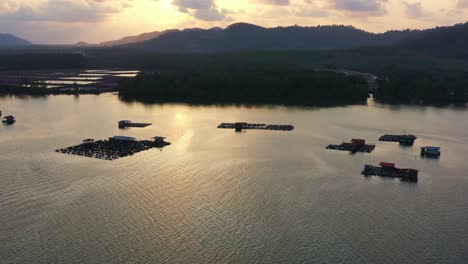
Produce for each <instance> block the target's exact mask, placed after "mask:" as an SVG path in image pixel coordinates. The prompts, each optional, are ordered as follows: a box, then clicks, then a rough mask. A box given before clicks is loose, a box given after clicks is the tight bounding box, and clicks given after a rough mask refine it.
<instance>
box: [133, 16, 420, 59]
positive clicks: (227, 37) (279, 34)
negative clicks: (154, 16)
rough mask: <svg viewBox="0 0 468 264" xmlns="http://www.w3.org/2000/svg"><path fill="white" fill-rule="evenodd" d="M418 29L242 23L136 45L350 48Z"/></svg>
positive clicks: (172, 49)
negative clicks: (372, 30) (373, 30)
mask: <svg viewBox="0 0 468 264" xmlns="http://www.w3.org/2000/svg"><path fill="white" fill-rule="evenodd" d="M413 34H417V32H416V31H391V32H387V33H384V34H373V33H369V32H366V31H363V30H360V29H357V28H354V27H351V26H317V27H301V26H291V27H275V28H264V27H260V26H256V25H252V24H245V23H238V24H233V25H231V26H229V27H227V28H226V29H219V28H214V29H208V30H204V29H189V30H183V31H176V32H169V33H166V34H163V35H161V36H159V37H157V38H154V39H152V40H149V41H146V42H143V43H138V44H134V45H132V47H135V48H141V49H145V50H150V51H156V52H167V53H180V52H185V53H186V52H230V51H246V50H314V49H322V50H324V49H326V50H331V49H348V48H355V47H362V46H382V45H393V44H397V43H400V42H401V41H402V40H404V39H406V38H407V37H408V36H409V35H413Z"/></svg>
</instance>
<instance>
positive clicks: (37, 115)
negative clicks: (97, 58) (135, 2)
mask: <svg viewBox="0 0 468 264" xmlns="http://www.w3.org/2000/svg"><path fill="white" fill-rule="evenodd" d="M0 108H1V110H3V114H4V115H5V114H13V115H14V116H16V117H17V119H18V122H17V123H16V124H15V125H14V126H10V127H6V126H3V125H0V135H1V136H0V175H1V176H0V212H1V213H0V262H1V263H467V262H468V250H467V249H468V162H467V158H466V157H467V153H468V122H467V121H468V110H464V109H450V108H432V107H391V106H382V105H370V106H351V107H338V108H317V109H314V108H285V107H251V108H249V107H214V106H213V107H207V106H203V107H199V106H187V105H150V106H145V105H142V104H138V103H134V104H126V103H123V102H121V101H119V100H118V98H117V97H116V96H114V95H100V96H80V97H72V96H51V97H44V98H23V99H20V98H14V97H4V98H0ZM121 119H129V120H133V121H141V122H152V123H153V126H151V127H148V128H145V129H129V130H125V131H119V130H118V129H117V121H118V120H121ZM223 121H225V122H229V121H249V122H262V123H263V122H267V123H285V124H292V125H295V126H296V130H294V131H293V132H290V133H285V132H272V131H248V132H246V133H237V134H236V133H234V131H231V130H219V129H216V126H217V125H218V124H219V123H221V122H223ZM402 132H408V133H414V134H416V135H418V136H419V139H418V140H417V141H416V144H415V146H414V147H413V148H402V147H400V146H398V144H393V143H381V144H380V143H379V144H378V145H377V149H376V151H375V152H374V153H372V154H370V155H369V154H358V155H350V154H348V153H344V152H343V153H342V152H334V151H326V150H325V149H324V148H325V146H326V145H328V144H331V143H340V142H342V141H343V140H348V139H350V138H353V137H359V138H366V139H368V140H369V141H371V142H376V141H377V139H378V137H379V136H380V135H381V134H384V133H402ZM113 135H127V136H133V137H137V138H140V139H147V138H150V137H152V136H156V135H162V136H167V137H168V139H169V141H171V142H172V143H173V145H172V146H170V147H168V148H165V149H164V150H163V151H159V150H150V151H147V152H142V153H140V154H137V155H135V156H133V157H129V158H124V159H120V160H116V161H112V162H109V161H101V160H94V159H88V158H81V157H76V156H68V155H63V154H58V153H55V152H53V150H54V149H56V148H62V147H67V146H71V145H74V144H77V143H80V141H81V140H82V139H84V138H96V139H100V138H107V137H109V136H113ZM423 145H439V146H441V147H442V150H443V156H442V158H441V159H440V160H426V159H421V158H420V157H419V147H420V146H423ZM380 161H389V162H396V163H397V164H398V165H400V166H402V167H413V168H415V169H419V170H420V171H421V172H420V180H419V182H418V183H417V184H411V183H402V182H400V181H398V180H392V179H382V178H378V177H373V178H365V177H363V176H361V175H360V172H361V170H362V168H363V165H364V164H366V163H378V162H380Z"/></svg>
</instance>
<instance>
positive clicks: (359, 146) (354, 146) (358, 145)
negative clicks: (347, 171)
mask: <svg viewBox="0 0 468 264" xmlns="http://www.w3.org/2000/svg"><path fill="white" fill-rule="evenodd" d="M327 149H330V150H340V151H349V152H351V153H357V152H362V153H371V152H372V151H374V149H375V145H369V144H366V141H365V140H364V139H353V140H351V142H350V143H347V142H344V143H341V145H328V146H327Z"/></svg>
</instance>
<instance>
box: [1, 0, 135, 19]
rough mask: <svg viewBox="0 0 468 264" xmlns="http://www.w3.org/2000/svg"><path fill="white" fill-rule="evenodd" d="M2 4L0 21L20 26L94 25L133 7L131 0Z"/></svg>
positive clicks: (5, 1) (8, 0)
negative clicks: (79, 23) (77, 23)
mask: <svg viewBox="0 0 468 264" xmlns="http://www.w3.org/2000/svg"><path fill="white" fill-rule="evenodd" d="M2 1H3V3H2V4H1V5H0V20H3V21H5V20H6V21H21V22H27V21H45V22H65V23H74V22H97V21H101V20H103V19H105V18H106V17H107V16H108V15H110V14H115V13H118V12H120V11H121V10H122V9H125V8H129V7H131V6H132V4H131V3H132V0H116V1H106V0H47V1H43V2H40V3H36V2H34V1H22V0H16V1H14V0H2Z"/></svg>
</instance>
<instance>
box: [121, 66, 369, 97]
mask: <svg viewBox="0 0 468 264" xmlns="http://www.w3.org/2000/svg"><path fill="white" fill-rule="evenodd" d="M119 92H120V96H121V97H122V98H123V99H125V100H141V101H146V102H158V101H176V102H189V103H274V104H298V105H329V104H351V103H359V102H365V100H366V98H367V86H366V85H365V83H364V82H363V81H362V80H360V79H357V78H352V77H346V76H344V75H341V74H336V73H332V72H315V71H310V70H304V69H299V68H286V67H269V68H268V67H259V68H258V67H253V66H252V67H246V68H230V69H229V68H223V69H217V70H202V71H183V72H159V73H155V74H142V75H140V76H138V77H136V78H134V79H130V80H127V81H125V82H122V83H121V85H120V88H119Z"/></svg>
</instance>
